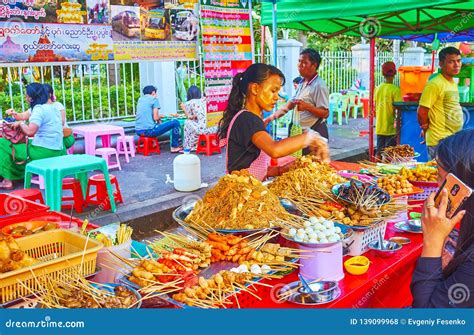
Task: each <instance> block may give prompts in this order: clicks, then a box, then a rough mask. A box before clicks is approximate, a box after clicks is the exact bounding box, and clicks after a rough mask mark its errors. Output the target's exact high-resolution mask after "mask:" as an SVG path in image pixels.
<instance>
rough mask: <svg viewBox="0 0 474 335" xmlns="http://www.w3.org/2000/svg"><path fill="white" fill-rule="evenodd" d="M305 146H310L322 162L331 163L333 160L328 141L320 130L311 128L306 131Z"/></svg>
mask: <svg viewBox="0 0 474 335" xmlns="http://www.w3.org/2000/svg"><path fill="white" fill-rule="evenodd" d="M305 147H309V148H310V150H311V152H312V153H313V155H315V156H316V157H317V158H318V159H319V161H320V162H324V163H329V162H330V161H331V159H330V155H329V146H328V141H327V139H325V138H324V137H322V136H321V135H319V133H318V132H316V131H314V130H311V129H309V130H308V131H307V132H306V139H305Z"/></svg>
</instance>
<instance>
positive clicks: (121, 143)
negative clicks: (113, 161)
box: [117, 135, 135, 158]
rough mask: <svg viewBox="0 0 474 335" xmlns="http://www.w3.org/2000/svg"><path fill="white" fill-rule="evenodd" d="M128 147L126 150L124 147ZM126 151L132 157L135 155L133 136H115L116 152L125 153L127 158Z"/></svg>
mask: <svg viewBox="0 0 474 335" xmlns="http://www.w3.org/2000/svg"><path fill="white" fill-rule="evenodd" d="M126 147H128V149H127V150H125V148H126ZM127 152H129V153H130V155H131V156H132V157H135V140H134V137H133V136H128V135H127V136H119V137H118V138H117V153H118V154H119V155H125V157H127V158H128V155H127Z"/></svg>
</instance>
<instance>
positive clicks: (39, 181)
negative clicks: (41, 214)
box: [31, 176, 44, 190]
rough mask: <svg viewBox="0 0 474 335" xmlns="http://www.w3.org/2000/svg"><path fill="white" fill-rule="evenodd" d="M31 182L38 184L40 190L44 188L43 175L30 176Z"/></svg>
mask: <svg viewBox="0 0 474 335" xmlns="http://www.w3.org/2000/svg"><path fill="white" fill-rule="evenodd" d="M31 183H32V184H36V185H38V187H39V188H40V190H44V178H43V176H34V177H32V178H31Z"/></svg>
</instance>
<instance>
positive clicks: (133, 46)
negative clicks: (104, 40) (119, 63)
mask: <svg viewBox="0 0 474 335" xmlns="http://www.w3.org/2000/svg"><path fill="white" fill-rule="evenodd" d="M114 54H115V60H139V59H141V60H155V59H156V60H163V61H165V60H170V61H171V60H174V61H176V60H182V59H196V58H197V53H196V42H176V43H173V42H138V43H136V42H115V43H114Z"/></svg>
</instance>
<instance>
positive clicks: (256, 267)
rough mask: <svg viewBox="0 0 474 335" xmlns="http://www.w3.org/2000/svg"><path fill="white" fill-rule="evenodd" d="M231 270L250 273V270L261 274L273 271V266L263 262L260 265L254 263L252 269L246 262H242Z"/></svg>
mask: <svg viewBox="0 0 474 335" xmlns="http://www.w3.org/2000/svg"><path fill="white" fill-rule="evenodd" d="M230 271H231V272H235V273H248V272H250V273H252V274H255V275H259V274H262V273H263V274H266V273H269V272H271V268H270V267H269V266H268V265H267V264H263V265H262V266H260V265H258V264H252V265H251V266H250V269H249V268H248V266H247V265H246V264H241V265H239V267H236V268H232V269H230Z"/></svg>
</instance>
